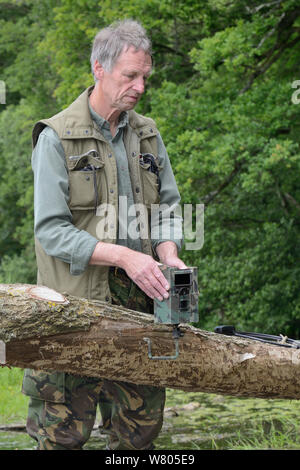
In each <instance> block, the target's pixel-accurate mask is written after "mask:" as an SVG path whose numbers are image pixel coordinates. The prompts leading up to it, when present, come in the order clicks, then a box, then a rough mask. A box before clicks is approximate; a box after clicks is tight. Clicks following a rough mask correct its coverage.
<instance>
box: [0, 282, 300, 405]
mask: <svg viewBox="0 0 300 470" xmlns="http://www.w3.org/2000/svg"><path fill="white" fill-rule="evenodd" d="M181 330H182V331H183V332H184V336H183V337H182V338H180V339H179V357H178V358H177V359H176V360H169V359H168V360H153V359H150V358H149V356H148V346H147V342H146V341H145V338H149V339H150V340H151V342H152V351H153V355H154V356H155V355H158V356H161V355H167V356H169V355H170V354H173V353H174V341H173V338H172V327H171V326H169V325H162V324H156V323H154V321H153V317H152V316H151V315H149V314H145V313H141V312H135V311H132V310H128V309H125V308H122V307H118V306H115V305H111V304H108V303H105V302H100V301H89V300H86V299H81V298H76V297H73V296H70V295H61V294H59V293H57V292H55V291H53V290H51V289H48V288H46V287H41V286H33V285H27V284H13V285H9V284H0V364H2V365H3V366H4V365H7V366H12V367H20V368H27V367H29V368H32V369H41V370H48V371H52V370H56V371H63V372H67V373H72V374H75V375H80V376H92V377H104V378H107V379H111V380H119V381H125V382H132V383H136V384H151V385H155V386H162V387H167V388H175V389H181V390H186V391H194V392H196V391H198V392H208V393H218V394H226V395H232V396H241V397H260V398H287V399H299V398H300V373H299V372H300V350H297V349H293V348H284V347H279V346H274V345H270V344H265V343H261V342H258V341H253V340H250V339H245V338H238V337H234V336H233V337H228V336H224V335H220V334H216V333H212V332H209V331H204V330H200V329H197V328H194V327H192V326H189V325H182V326H181Z"/></svg>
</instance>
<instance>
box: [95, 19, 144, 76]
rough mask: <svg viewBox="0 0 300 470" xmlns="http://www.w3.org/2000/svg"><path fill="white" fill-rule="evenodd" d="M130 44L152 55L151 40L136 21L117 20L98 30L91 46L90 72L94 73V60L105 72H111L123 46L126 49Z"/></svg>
mask: <svg viewBox="0 0 300 470" xmlns="http://www.w3.org/2000/svg"><path fill="white" fill-rule="evenodd" d="M130 46H133V47H135V49H136V50H137V51H139V50H143V51H144V52H145V53H147V54H149V55H151V56H152V47H151V41H150V39H149V38H148V36H147V33H146V31H145V29H144V28H143V26H142V25H141V24H140V23H138V22H137V21H134V20H123V21H117V22H115V23H112V24H111V25H110V26H108V27H107V28H104V29H102V30H100V31H99V33H98V34H97V35H96V36H95V39H94V42H93V47H92V53H91V67H92V73H93V74H94V71H93V67H94V63H95V60H97V61H98V62H99V64H101V65H102V66H103V68H104V69H105V70H106V71H107V72H111V71H112V68H113V66H114V65H115V63H116V61H117V60H118V58H119V56H120V55H121V53H122V52H123V50H124V48H125V47H126V49H128V48H129V47H130Z"/></svg>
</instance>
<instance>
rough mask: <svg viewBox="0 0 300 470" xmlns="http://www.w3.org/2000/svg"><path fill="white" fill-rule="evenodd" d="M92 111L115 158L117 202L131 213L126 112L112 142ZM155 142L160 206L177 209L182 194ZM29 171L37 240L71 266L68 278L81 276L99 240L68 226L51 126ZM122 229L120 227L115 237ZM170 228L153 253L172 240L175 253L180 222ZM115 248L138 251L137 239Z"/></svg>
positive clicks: (61, 165) (63, 175) (61, 162)
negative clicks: (120, 200)
mask: <svg viewBox="0 0 300 470" xmlns="http://www.w3.org/2000/svg"><path fill="white" fill-rule="evenodd" d="M90 111H91V115H92V118H93V120H94V121H95V122H96V123H97V125H98V126H99V128H100V130H101V132H102V134H103V136H104V138H105V139H106V140H107V142H108V143H109V145H110V146H111V148H112V150H113V152H114V154H115V157H116V164H117V171H118V191H119V197H120V196H125V197H126V201H127V208H128V209H129V208H130V207H131V206H132V205H133V204H134V200H133V194H132V188H131V180H130V175H129V170H128V161H127V155H126V151H125V146H124V143H123V130H124V128H125V126H127V125H128V115H127V113H126V112H125V113H122V114H121V115H120V119H119V125H118V128H117V131H116V134H115V136H114V137H112V135H111V132H110V127H109V123H108V122H107V121H105V119H103V118H102V117H101V116H99V115H98V114H97V113H96V112H95V111H94V110H93V109H92V108H91V107H90ZM157 139H158V142H157V143H158V158H159V165H160V167H161V171H160V181H161V192H160V204H161V205H162V204H168V206H172V207H175V206H178V205H179V202H180V195H179V192H178V189H177V185H176V182H175V178H174V175H173V171H172V168H171V164H170V161H169V157H168V155H167V152H166V149H165V146H164V144H163V141H162V138H161V136H160V135H158V137H157ZM32 168H33V172H34V208H35V223H34V226H35V236H36V237H37V239H38V240H39V242H40V243H41V245H42V247H43V249H44V250H45V252H46V253H47V254H48V255H50V256H54V257H57V258H59V259H60V260H62V261H64V262H66V263H69V264H70V273H71V274H75V273H76V274H81V273H82V272H83V271H84V270H85V268H86V266H87V265H88V263H89V260H90V257H91V255H92V253H93V251H94V249H95V246H96V244H97V242H98V240H97V239H96V238H95V237H93V236H92V235H90V234H89V233H88V232H86V231H84V230H79V229H78V228H77V227H75V226H74V225H73V224H72V213H71V211H70V209H69V206H68V201H69V187H68V170H67V167H66V162H65V155H64V150H63V147H62V145H61V142H60V140H59V138H58V136H57V134H56V133H55V131H54V130H53V129H51V128H49V127H46V128H45V129H44V130H43V131H42V132H41V134H40V136H39V139H38V142H37V145H36V146H35V148H34V151H33V154H32ZM122 219H123V218H122ZM132 219H134V216H133V215H130V216H129V215H128V219H127V223H130V221H131V220H132ZM119 223H120V220H119ZM165 223H168V224H169V223H170V221H169V219H166V220H165ZM159 224H160V226H161V228H162V227H163V224H164V220H163V219H162V220H161V221H160V222H159ZM120 228H121V227H120V225H119V232H120ZM171 229H172V230H170V237H168V238H167V239H166V238H159V237H158V238H152V239H151V242H152V246H153V248H154V249H155V248H156V246H157V245H158V244H159V243H161V242H162V241H166V240H172V241H174V242H175V243H176V244H177V246H178V249H180V248H181V244H182V239H181V236H178V234H180V233H181V218H180V217H176V216H175V218H174V219H172V221H171ZM167 233H168V232H167ZM175 235H176V236H175ZM117 243H118V244H120V245H124V246H127V247H128V248H131V249H133V250H136V251H141V244H140V240H139V238H137V239H136V238H134V239H133V238H129V237H127V238H118V240H117Z"/></svg>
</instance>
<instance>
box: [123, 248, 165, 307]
mask: <svg viewBox="0 0 300 470" xmlns="http://www.w3.org/2000/svg"><path fill="white" fill-rule="evenodd" d="M121 263H122V266H121V267H122V268H123V269H125V271H126V273H127V275H128V276H129V277H130V279H132V280H133V281H134V282H135V283H136V284H137V285H138V286H139V287H140V289H142V291H144V292H145V293H146V294H147V295H148V296H149V297H150V298H151V299H154V298H157V299H158V300H164V299H167V298H168V297H169V293H168V290H169V288H170V286H169V283H168V281H167V280H166V278H165V276H164V275H163V273H162V272H161V270H160V269H159V267H158V265H159V264H160V263H158V262H157V261H155V259H153V258H152V257H151V256H149V255H145V254H143V253H140V252H138V251H133V250H131V253H130V255H129V257H128V258H127V257H126V256H125V257H124V259H122V261H121Z"/></svg>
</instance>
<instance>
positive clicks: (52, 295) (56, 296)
mask: <svg viewBox="0 0 300 470" xmlns="http://www.w3.org/2000/svg"><path fill="white" fill-rule="evenodd" d="M26 293H27V294H28V295H29V296H30V297H34V298H35V299H39V300H47V301H48V302H54V303H56V304H64V305H68V304H69V301H68V300H67V299H66V298H65V297H64V296H63V295H62V294H60V293H59V292H57V291H55V290H53V289H49V287H45V286H34V287H31V288H30V289H27V290H26Z"/></svg>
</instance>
